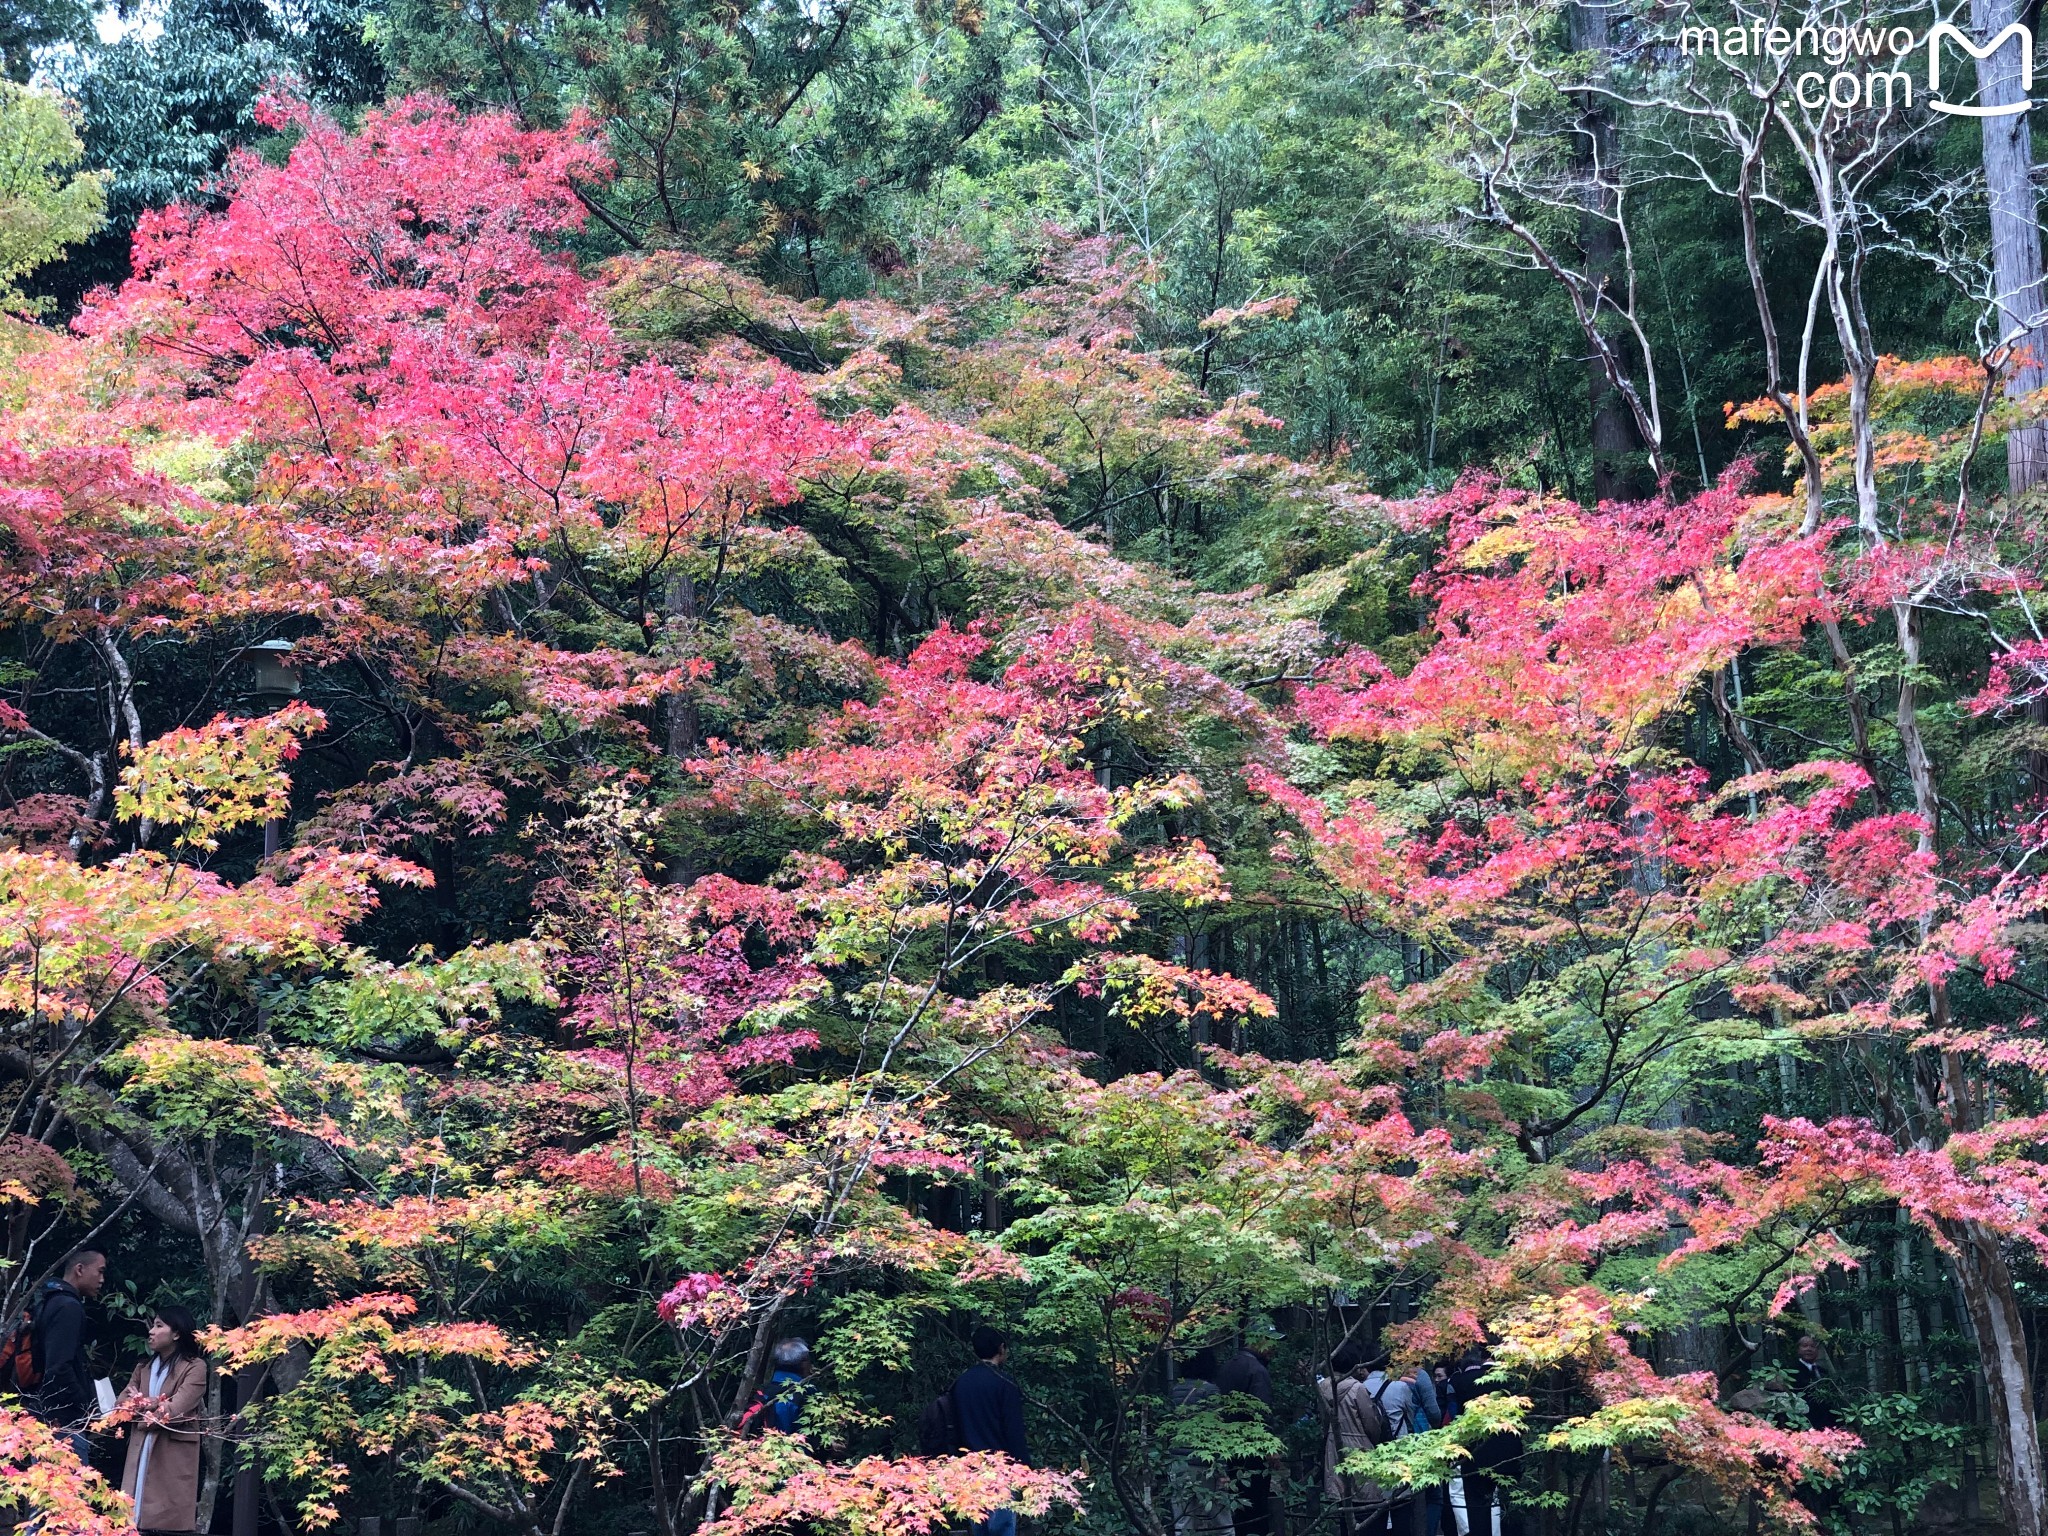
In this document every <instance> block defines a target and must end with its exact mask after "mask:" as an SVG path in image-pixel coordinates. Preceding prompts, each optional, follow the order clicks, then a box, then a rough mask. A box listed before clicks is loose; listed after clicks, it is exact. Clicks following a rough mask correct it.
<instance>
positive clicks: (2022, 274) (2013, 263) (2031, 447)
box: [1970, 0, 2048, 494]
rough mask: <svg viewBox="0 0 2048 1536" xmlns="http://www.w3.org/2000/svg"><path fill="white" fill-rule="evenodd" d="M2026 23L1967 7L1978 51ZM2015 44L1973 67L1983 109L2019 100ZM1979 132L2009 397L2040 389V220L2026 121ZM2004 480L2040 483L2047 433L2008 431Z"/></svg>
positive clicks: (2007, 1)
mask: <svg viewBox="0 0 2048 1536" xmlns="http://www.w3.org/2000/svg"><path fill="white" fill-rule="evenodd" d="M2026 20H2027V13H2026V8H2025V7H2024V6H2022V5H2021V4H2019V3H2018V0H1970V25H1971V27H1972V28H1973V29H1974V30H1975V32H1976V34H1977V40H1978V42H1979V44H1980V45H1981V44H1982V43H1983V42H1984V41H1985V40H1987V39H1990V38H1994V37H1996V36H1998V34H1999V33H2000V32H2002V31H2004V30H2005V29H2006V28H2007V27H2008V26H2011V25H2012V24H2013V23H2014V22H2025V21H2026ZM2020 62H2021V53H2020V45H2019V44H2018V43H2017V42H2010V43H2007V44H2006V45H2005V46H2004V47H2003V48H2001V49H1999V50H1998V52H1997V53H1995V54H1993V55H1992V56H1991V57H1990V58H1988V59H1979V60H1978V61H1977V100H1978V102H1979V104H1981V105H1983V106H1987V107H1999V106H2009V105H2012V104H2013V103H2016V102H2021V101H2025V100H2026V99H2027V94H2026V91H2025V90H2024V89H2023V88H2022V87H2021V84H2020ZM1981 121H1982V123H1983V127H1984V190H1985V193H1986V195H1987V197H1988V199H1989V201H1990V204H1991V265H1992V273H1993V276H1994V277H1995V278H1996V279H1997V282H1998V309H1999V313H1998V317H1997V325H1998V339H1999V340H2000V341H2005V342H2012V343H2014V344H2015V345H2017V346H2019V347H2021V348H2023V349H2024V350H2025V352H2026V354H2027V355H2026V356H2023V357H2022V358H2021V359H2020V361H2019V365H2018V366H2017V367H2015V368H2014V369H2013V370H2012V371H2011V373H2010V374H2008V375H2007V378H2006V386H2005V392H2006V394H2007V395H2008V396H2010V397H2012V398H2015V399H2016V398H2018V397H2019V396H2021V395H2028V394H2032V393H2033V392H2034V391H2035V390H2037V389H2039V388H2040V387H2041V386H2042V385H2043V384H2044V383H2048V328H2044V326H2043V324H2042V321H2043V318H2044V317H2043V314H2042V287H2041V219H2040V210H2039V207H2038V204H2037V201H2036V199H2035V195H2034V145H2033V136H2032V134H2031V132H2030V131H2029V129H2028V127H2027V114H2026V113H2025V112H2015V113H2013V114H2012V115H2011V116H2010V117H1987V118H1984V119H1982V120H1981ZM2005 464H2006V473H2007V475H2008V477H2009V478H2010V481H2011V485H2012V489H2013V492H2014V493H2015V494H2018V493H2019V492H2021V491H2026V490H2031V489H2033V488H2034V487H2035V486H2037V485H2039V484H2040V483H2041V482H2042V481H2043V480H2044V479H2048V426H2041V425H2035V426H2027V427H2020V428H2017V429H2015V430H2014V431H2013V432H2012V433H2011V435H2009V436H2008V437H2007V438H2006V441H2005Z"/></svg>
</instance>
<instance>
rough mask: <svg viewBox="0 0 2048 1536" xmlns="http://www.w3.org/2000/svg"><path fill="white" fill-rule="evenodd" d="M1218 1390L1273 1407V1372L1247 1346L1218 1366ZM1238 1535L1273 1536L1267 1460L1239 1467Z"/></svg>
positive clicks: (1269, 1476)
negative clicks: (1271, 1535) (1256, 1400)
mask: <svg viewBox="0 0 2048 1536" xmlns="http://www.w3.org/2000/svg"><path fill="white" fill-rule="evenodd" d="M1216 1390H1217V1391H1218V1392H1220V1393H1222V1394H1223V1395H1224V1396H1226V1397H1230V1396H1238V1397H1255V1398H1257V1399H1258V1400H1259V1401H1260V1402H1262V1403H1264V1404H1265V1405H1266V1406H1267V1407H1268V1408H1271V1407H1272V1406H1273V1372H1272V1370H1271V1368H1270V1367H1269V1366H1268V1365H1267V1363H1266V1357H1265V1356H1264V1355H1262V1354H1260V1353H1259V1352H1258V1351H1257V1350H1255V1349H1253V1348H1252V1347H1251V1345H1250V1344H1245V1345H1244V1346H1243V1347H1242V1348H1240V1349H1239V1350H1238V1352H1237V1353H1236V1354H1234V1355H1232V1356H1231V1357H1230V1358H1229V1359H1228V1360H1226V1361H1224V1362H1223V1364H1222V1365H1221V1366H1220V1367H1218V1369H1217V1371H1216ZM1235 1525H1236V1530H1237V1536H1270V1533H1271V1532H1272V1529H1273V1467H1272V1465H1271V1464H1270V1463H1269V1462H1266V1461H1254V1462H1240V1463H1239V1464H1238V1467H1237V1512H1236V1515H1235Z"/></svg>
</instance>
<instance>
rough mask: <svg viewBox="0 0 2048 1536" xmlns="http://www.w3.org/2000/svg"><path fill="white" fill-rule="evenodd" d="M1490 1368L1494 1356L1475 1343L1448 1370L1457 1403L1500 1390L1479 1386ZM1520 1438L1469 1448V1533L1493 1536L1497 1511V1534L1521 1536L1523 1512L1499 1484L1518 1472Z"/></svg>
mask: <svg viewBox="0 0 2048 1536" xmlns="http://www.w3.org/2000/svg"><path fill="white" fill-rule="evenodd" d="M1492 1369H1493V1357H1492V1356H1491V1355H1489V1354H1488V1353H1487V1351H1486V1346H1485V1345H1483V1344H1475V1345H1473V1346H1472V1347H1471V1348H1470V1349H1468V1350H1467V1351H1466V1352H1465V1354H1464V1356H1463V1357H1462V1358H1461V1359H1460V1360H1459V1361H1458V1365H1457V1368H1456V1369H1455V1370H1453V1371H1452V1372H1451V1391H1452V1393H1453V1395H1455V1396H1456V1398H1457V1400H1458V1402H1459V1403H1460V1405H1463V1404H1467V1403H1470V1402H1472V1401H1474V1400H1475V1399H1477V1398H1481V1397H1484V1396H1486V1394H1487V1393H1489V1392H1492V1391H1497V1390H1502V1389H1499V1388H1495V1387H1486V1386H1481V1385H1480V1383H1479V1379H1480V1378H1481V1377H1482V1376H1484V1375H1485V1374H1486V1373H1487V1372H1488V1371H1490V1370H1492ZM1521 1465H1522V1441H1521V1437H1520V1436H1519V1435H1514V1434H1509V1433H1505V1432H1503V1433H1501V1434H1497V1435H1488V1436H1487V1437H1486V1438H1485V1439H1484V1440H1481V1441H1480V1442H1479V1444H1478V1445H1476V1446H1474V1447H1473V1448H1472V1460H1471V1461H1470V1463H1468V1464H1467V1466H1466V1468H1465V1478H1464V1482H1465V1520H1466V1523H1467V1525H1468V1527H1469V1528H1470V1530H1471V1536H1494V1525H1493V1517H1494V1511H1495V1509H1496V1508H1498V1510H1499V1511H1500V1536H1522V1529H1523V1527H1522V1512H1521V1511H1520V1510H1518V1509H1516V1508H1514V1507H1513V1506H1512V1505H1510V1504H1509V1503H1508V1501H1507V1498H1506V1496H1505V1494H1504V1493H1503V1492H1502V1490H1501V1484H1503V1483H1512V1482H1513V1481H1514V1480H1515V1478H1516V1477H1517V1476H1518V1475H1519V1474H1520V1472H1521Z"/></svg>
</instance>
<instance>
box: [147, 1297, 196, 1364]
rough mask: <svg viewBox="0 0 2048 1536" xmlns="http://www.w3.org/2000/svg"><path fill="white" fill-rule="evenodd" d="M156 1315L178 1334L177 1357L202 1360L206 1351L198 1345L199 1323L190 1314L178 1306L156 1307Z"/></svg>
mask: <svg viewBox="0 0 2048 1536" xmlns="http://www.w3.org/2000/svg"><path fill="white" fill-rule="evenodd" d="M156 1315H157V1317H158V1318H159V1319H160V1320H161V1321H162V1322H163V1323H164V1325H165V1326H166V1327H168V1328H169V1329H170V1330H171V1332H173V1333H175V1334H176V1335H177V1336H178V1357H179V1358H180V1359H183V1360H204V1359H205V1358H206V1351H205V1350H203V1349H201V1348H200V1347H199V1324H198V1323H197V1322H195V1321H194V1320H193V1317H192V1314H191V1313H190V1312H188V1311H187V1310H186V1309H185V1308H183V1307H179V1306H169V1307H158V1308H157V1309H156Z"/></svg>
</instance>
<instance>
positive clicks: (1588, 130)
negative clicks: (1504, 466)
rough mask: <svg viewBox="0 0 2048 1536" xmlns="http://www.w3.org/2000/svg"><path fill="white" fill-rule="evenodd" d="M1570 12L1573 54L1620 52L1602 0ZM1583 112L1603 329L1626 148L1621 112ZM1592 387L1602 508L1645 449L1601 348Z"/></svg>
mask: <svg viewBox="0 0 2048 1536" xmlns="http://www.w3.org/2000/svg"><path fill="white" fill-rule="evenodd" d="M1568 14H1569V27H1570V41H1571V48H1572V51H1573V52H1575V53H1586V54H1592V55H1595V56H1596V57H1597V58H1600V59H1602V60H1604V59H1605V57H1606V56H1607V54H1608V52H1609V51H1610V49H1611V47H1612V41H1611V39H1610V37H1609V35H1608V32H1609V26H1608V13H1607V8H1606V7H1605V6H1604V5H1602V4H1600V3H1598V0H1590V3H1582V4H1577V5H1574V6H1572V7H1571V10H1570V12H1569V13H1568ZM1596 67H1598V66H1596ZM1578 108H1579V135H1578V140H1577V145H1576V149H1575V153H1574V161H1575V164H1574V167H1573V168H1574V170H1575V171H1576V172H1577V174H1578V175H1579V176H1580V177H1582V178H1583V180H1584V183H1585V196H1586V204H1587V206H1586V211H1585V213H1584V214H1582V215H1581V216H1580V218H1579V250H1580V252H1581V253H1582V254H1583V255H1584V257H1585V263H1586V265H1585V273H1586V281H1587V283H1588V285H1589V286H1590V287H1591V288H1592V290H1593V292H1594V294H1595V295H1596V298H1595V300H1594V303H1593V307H1592V316H1593V323H1594V324H1595V325H1599V324H1600V302H1599V297H1597V296H1604V295H1605V294H1606V293H1607V290H1608V285H1609V284H1610V283H1612V282H1613V281H1614V274H1615V272H1616V271H1617V269H1618V268H1619V267H1620V265H1621V234H1620V231H1619V230H1617V229H1616V228H1615V226H1614V193H1613V190H1612V187H1611V182H1612V180H1613V176H1614V172H1615V168H1616V166H1617V164H1618V162H1619V160H1620V155H1621V148H1620V144H1619V141H1618V138H1617V135H1616V133H1615V131H1614V114H1613V113H1612V112H1611V111H1610V110H1609V108H1608V106H1607V104H1606V102H1605V101H1604V100H1602V99H1601V98H1600V97H1597V96H1594V95H1592V94H1591V93H1590V92H1587V93H1583V94H1581V96H1580V98H1579V101H1578ZM1603 329H1604V327H1603ZM1586 388H1587V396H1588V401H1589V404H1590V406H1591V409H1592V417H1593V422H1592V427H1593V432H1592V436H1593V499H1594V500H1595V501H1596V502H1598V501H1614V500H1618V499H1624V498H1627V497H1628V496H1629V495H1630V494H1631V492H1632V487H1631V485H1630V478H1631V476H1630V470H1631V468H1632V463H1633V460H1634V459H1635V457H1636V455H1638V454H1640V453H1641V452H1642V451H1643V443H1642V439H1641V435H1640V434H1639V433H1638V432H1637V431H1636V422H1635V416H1634V414H1633V413H1632V412H1631V411H1630V410H1629V407H1628V402H1627V401H1626V400H1624V399H1623V398H1622V394H1621V391H1620V390H1618V389H1616V388H1615V387H1614V381H1613V380H1612V379H1610V378H1609V377H1608V376H1607V367H1606V364H1605V363H1604V362H1603V361H1602V359H1601V357H1600V355H1599V353H1598V351H1597V350H1596V351H1595V352H1594V354H1593V356H1591V357H1589V358H1588V359H1587V360H1586Z"/></svg>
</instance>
